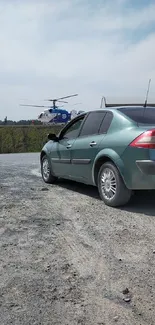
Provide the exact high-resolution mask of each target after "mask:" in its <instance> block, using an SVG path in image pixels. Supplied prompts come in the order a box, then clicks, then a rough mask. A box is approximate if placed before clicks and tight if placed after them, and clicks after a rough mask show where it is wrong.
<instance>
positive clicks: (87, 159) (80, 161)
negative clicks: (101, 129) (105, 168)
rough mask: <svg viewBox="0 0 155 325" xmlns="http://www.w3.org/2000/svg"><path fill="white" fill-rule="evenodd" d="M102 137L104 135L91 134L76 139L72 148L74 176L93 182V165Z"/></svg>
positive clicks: (72, 174)
mask: <svg viewBox="0 0 155 325" xmlns="http://www.w3.org/2000/svg"><path fill="white" fill-rule="evenodd" d="M102 139H103V135H102V136H101V135H94V136H92V135H91V136H89V137H85V138H83V139H81V138H78V139H76V140H75V142H74V144H73V146H72V149H71V176H72V178H74V179H77V180H81V181H82V180H83V181H86V182H88V183H92V182H91V179H92V166H93V163H94V159H95V156H96V155H97V153H98V150H99V146H100V142H101V141H102Z"/></svg>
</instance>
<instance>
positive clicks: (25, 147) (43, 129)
mask: <svg viewBox="0 0 155 325" xmlns="http://www.w3.org/2000/svg"><path fill="white" fill-rule="evenodd" d="M60 130H61V127H60V126H43V125H29V126H26V125H24V126H20V125H16V126H15V125H14V126H10V125H6V126H1V127H0V153H23V152H40V150H41V148H42V147H43V145H44V144H45V143H46V142H47V140H48V139H47V135H48V133H55V134H58V132H59V131H60Z"/></svg>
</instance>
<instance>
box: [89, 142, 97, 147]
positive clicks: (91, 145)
mask: <svg viewBox="0 0 155 325" xmlns="http://www.w3.org/2000/svg"><path fill="white" fill-rule="evenodd" d="M89 145H90V147H94V146H96V145H97V143H96V142H95V141H92V142H90V143H89Z"/></svg>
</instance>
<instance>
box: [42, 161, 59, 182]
mask: <svg viewBox="0 0 155 325" xmlns="http://www.w3.org/2000/svg"><path fill="white" fill-rule="evenodd" d="M41 174H42V178H43V180H44V182H45V183H50V184H53V183H55V181H56V180H57V177H55V176H54V175H53V174H52V171H51V168H50V164H49V160H48V157H47V156H46V155H45V156H43V158H42V160H41Z"/></svg>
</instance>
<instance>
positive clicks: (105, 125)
mask: <svg viewBox="0 0 155 325" xmlns="http://www.w3.org/2000/svg"><path fill="white" fill-rule="evenodd" d="M112 119H113V114H112V113H111V112H107V113H106V115H105V118H104V119H103V121H102V123H101V126H100V129H99V133H100V134H103V133H107V132H108V129H109V127H110V124H111V122H112Z"/></svg>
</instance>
